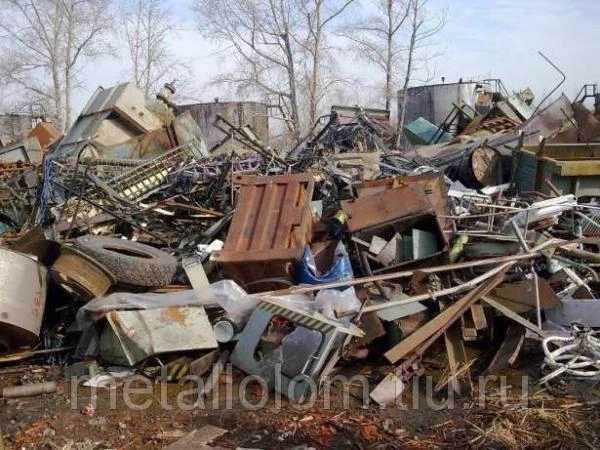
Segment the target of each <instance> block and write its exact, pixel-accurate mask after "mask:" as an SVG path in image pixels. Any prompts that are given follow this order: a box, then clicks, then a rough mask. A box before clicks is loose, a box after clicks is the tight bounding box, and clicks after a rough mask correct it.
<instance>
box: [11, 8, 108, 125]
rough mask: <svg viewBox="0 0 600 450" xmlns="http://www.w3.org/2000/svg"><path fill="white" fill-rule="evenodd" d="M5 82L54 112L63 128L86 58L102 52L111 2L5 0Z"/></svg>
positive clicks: (67, 119)
mask: <svg viewBox="0 0 600 450" xmlns="http://www.w3.org/2000/svg"><path fill="white" fill-rule="evenodd" d="M0 6H1V7H2V15H0V32H1V33H2V39H1V43H0V58H2V61H3V64H2V65H1V67H0V82H1V83H3V84H5V85H11V86H14V87H16V88H17V92H21V93H23V94H25V96H26V97H27V98H28V99H30V100H31V101H34V102H41V103H43V104H44V105H46V106H47V107H49V108H50V109H51V110H52V113H53V114H52V115H54V116H55V119H56V124H57V125H58V127H59V128H64V127H67V126H68V125H69V124H70V121H71V104H72V103H71V99H72V95H73V90H74V89H75V88H76V86H77V83H78V75H79V73H80V71H81V69H82V67H83V63H84V61H85V60H86V59H87V58H89V57H92V56H95V55H97V54H98V53H99V52H100V51H101V47H102V46H103V45H102V44H105V42H103V41H102V38H103V35H104V33H105V31H106V30H107V29H109V28H110V26H109V24H108V19H107V17H108V15H107V11H108V10H109V8H108V7H109V0H0Z"/></svg>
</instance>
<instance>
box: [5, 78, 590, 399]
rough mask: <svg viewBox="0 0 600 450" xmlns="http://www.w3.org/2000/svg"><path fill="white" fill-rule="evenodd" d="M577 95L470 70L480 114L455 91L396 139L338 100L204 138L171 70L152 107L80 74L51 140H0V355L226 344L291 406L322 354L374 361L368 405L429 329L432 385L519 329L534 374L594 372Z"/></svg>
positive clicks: (152, 364) (585, 160) (416, 359)
mask: <svg viewBox="0 0 600 450" xmlns="http://www.w3.org/2000/svg"><path fill="white" fill-rule="evenodd" d="M588 91H589V89H588V87H586V88H585V90H584V91H582V92H583V94H582V95H581V96H580V97H578V99H577V100H576V101H575V102H570V101H569V100H568V99H567V98H566V97H564V96H562V97H560V98H559V99H558V100H557V101H555V102H553V103H551V104H550V105H549V106H547V107H546V108H543V109H540V110H539V111H534V110H533V108H531V106H530V101H531V98H530V97H529V96H528V95H525V94H523V93H521V94H520V95H517V96H503V95H500V94H497V93H493V92H492V93H490V92H489V91H486V90H485V89H483V90H480V91H478V95H479V100H480V101H479V105H480V106H481V105H483V104H484V103H485V105H484V106H485V107H486V108H485V111H484V112H482V109H481V108H480V109H479V111H476V110H474V109H473V110H472V111H471V110H470V109H469V108H467V107H466V106H465V105H454V109H453V110H452V113H451V114H449V115H448V117H447V120H446V121H444V123H442V124H439V126H437V125H433V129H432V128H431V126H430V127H429V128H428V129H426V130H425V131H423V130H422V127H421V128H419V124H420V125H421V126H422V125H423V124H424V123H425V122H427V123H428V124H429V125H431V123H430V122H429V121H427V120H426V119H423V120H419V121H416V122H417V123H414V122H411V123H410V124H409V125H407V127H406V129H405V134H404V136H402V137H400V139H397V136H395V135H394V129H393V127H392V126H391V125H390V121H389V112H388V111H381V110H374V109H361V108H349V107H337V106H336V107H333V108H332V111H331V114H330V115H327V116H325V117H323V118H321V119H320V120H319V122H317V123H316V124H315V126H314V127H313V129H312V130H311V133H310V134H309V135H308V136H307V137H306V138H305V139H302V140H301V141H300V142H299V143H298V144H297V145H296V146H295V147H294V148H291V149H273V148H271V147H270V146H269V145H267V144H266V143H265V142H266V136H258V135H257V134H256V133H255V131H254V130H253V128H252V127H250V126H247V125H243V124H242V125H236V124H233V123H232V121H231V120H229V119H228V118H226V117H223V116H217V117H216V120H215V122H214V126H216V127H218V128H219V129H220V130H221V131H222V132H223V135H224V136H225V138H224V139H223V140H222V141H220V142H218V143H217V144H215V145H213V146H211V148H209V147H208V146H207V145H206V143H205V141H204V139H203V133H202V132H201V131H200V128H199V125H198V124H197V122H196V121H195V120H194V118H193V116H192V114H191V113H190V111H183V112H182V110H181V108H179V107H178V106H177V105H174V104H173V103H172V101H171V96H172V94H173V88H172V86H170V85H166V86H165V88H164V89H163V90H162V91H161V93H160V94H159V95H158V96H157V97H158V98H157V100H156V101H155V102H150V103H148V102H147V101H146V99H145V98H144V96H143V94H142V93H141V92H140V91H139V90H138V89H137V88H136V87H135V86H133V85H132V84H125V85H120V86H116V87H114V88H111V89H99V90H98V91H97V92H96V93H95V94H94V95H93V97H92V98H91V99H90V101H89V102H88V104H87V105H86V107H85V108H84V110H83V112H82V113H81V115H80V116H79V118H78V119H77V121H76V122H75V123H74V124H73V126H72V127H71V128H70V129H69V130H68V131H67V133H66V134H65V135H64V136H62V137H61V136H58V135H57V133H56V130H52V129H51V128H50V127H49V126H48V125H47V124H41V125H39V126H38V127H36V129H34V130H33V131H32V134H31V136H32V137H28V138H27V139H25V140H24V141H23V142H21V143H17V144H13V145H12V146H11V147H7V148H5V149H2V150H0V163H1V164H2V168H1V169H0V172H1V183H2V184H1V185H0V194H1V198H2V201H1V202H0V212H1V215H0V219H1V223H2V227H3V231H4V233H3V234H2V240H3V247H2V248H0V273H1V274H2V276H1V281H0V292H1V296H0V347H2V349H3V351H4V353H3V354H2V355H0V364H7V363H10V364H14V363H16V362H19V361H24V360H26V359H31V358H38V359H42V360H44V361H45V362H46V363H50V364H61V365H64V366H66V367H65V373H66V374H67V376H70V375H80V374H87V375H94V376H93V378H92V379H91V380H89V381H88V383H89V384H90V385H96V386H97V385H102V384H103V383H106V382H107V381H106V380H107V377H108V378H109V379H114V377H115V376H117V375H116V374H117V373H118V374H123V373H125V374H132V373H134V372H138V373H142V374H144V375H147V376H149V377H167V378H168V380H169V381H176V380H178V379H180V378H182V377H183V376H185V375H187V374H194V375H197V376H208V377H209V379H212V380H214V379H216V378H215V377H218V373H219V371H220V370H222V368H223V366H224V364H225V363H227V362H231V363H232V364H233V365H234V367H236V368H238V369H240V370H241V371H243V372H244V373H246V374H251V375H259V376H261V377H263V378H264V379H265V380H267V382H268V385H269V386H270V387H271V388H274V389H277V390H278V391H280V392H281V393H283V394H284V395H286V396H288V397H289V398H290V400H292V401H293V402H298V403H302V402H305V401H306V399H307V398H310V397H311V396H312V395H313V394H315V393H316V391H317V390H318V387H319V386H320V385H321V384H322V383H323V381H324V380H325V379H327V378H328V377H330V376H331V375H332V374H333V373H334V372H335V371H336V370H340V364H339V363H340V361H341V362H345V363H347V364H351V365H354V366H357V365H358V366H360V365H362V364H364V365H366V364H381V363H384V364H386V365H387V366H386V367H387V376H385V377H383V378H380V379H379V380H373V381H374V384H373V386H372V389H371V392H370V397H371V399H372V400H373V401H375V402H377V403H378V404H381V405H385V404H389V403H392V402H393V401H394V400H395V399H396V398H397V397H398V396H400V395H401V394H402V391H403V389H404V386H406V383H407V382H408V380H409V379H410V378H411V377H413V376H415V375H421V374H424V373H427V372H428V371H429V370H433V369H431V368H432V364H433V363H432V361H431V358H429V355H430V353H431V352H432V351H433V349H434V348H435V346H436V345H437V344H438V343H441V344H442V345H444V346H445V354H446V358H445V360H443V361H442V362H441V365H440V363H439V360H438V362H437V367H438V368H440V367H441V368H445V369H444V374H443V376H442V377H441V379H440V380H439V383H438V388H439V387H440V386H442V387H443V386H445V385H450V386H451V387H452V389H453V390H454V391H455V392H457V393H459V394H461V395H469V394H470V393H471V392H473V390H474V385H473V383H474V381H473V380H474V379H475V377H476V376H477V375H481V374H484V375H485V374H493V373H497V372H498V371H500V370H503V369H505V368H506V367H508V366H510V365H511V364H513V363H514V362H515V361H516V360H517V359H518V357H519V351H520V349H521V347H522V345H523V343H524V341H525V338H528V339H534V340H535V339H537V340H539V344H538V345H539V347H540V348H541V349H543V350H544V352H545V355H546V357H545V360H544V363H543V365H542V367H541V370H540V372H539V378H541V382H542V383H549V382H551V381H552V380H554V379H556V378H562V379H564V378H567V377H571V378H573V377H575V378H579V379H594V378H595V377H597V376H598V375H599V374H600V371H599V369H598V362H599V360H600V345H599V344H598V342H599V341H598V337H597V334H596V333H597V332H595V331H593V328H594V327H599V326H600V314H599V312H600V307H599V305H598V304H596V303H595V302H596V301H597V300H596V299H597V296H598V294H599V286H600V283H599V279H598V266H599V264H600V256H599V253H598V250H599V244H600V240H599V239H598V234H599V233H600V204H598V198H599V197H600V162H599V159H598V158H599V156H600V122H599V120H600V114H599V112H598V110H596V111H595V112H592V111H590V110H588V109H587V108H586V106H585V102H586V101H587V100H588V99H589V98H590V97H591V98H594V99H595V100H596V108H598V106H599V105H600V95H598V93H596V89H595V88H594V90H593V92H592V93H591V94H590V93H589V92H588ZM528 99H529V100H528ZM486 102H487V103H486ZM528 102H529V103H528ZM427 123H426V124H425V125H427ZM426 128H427V127H426ZM48 130H49V131H48ZM427 136H429V138H427ZM407 140H408V141H407ZM32 141H33V143H32ZM397 141H398V142H404V143H405V145H403V147H402V148H399V147H397V146H396V142H397ZM440 142H442V143H440ZM415 143H418V144H426V145H415ZM217 148H219V149H220V150H219V151H216V149H217ZM223 149H225V150H223ZM574 322H578V324H577V325H574V326H571V325H572V323H574ZM467 347H468V348H471V347H472V348H475V349H477V348H479V349H481V348H485V349H486V350H485V351H479V352H478V354H477V356H475V357H473V356H472V352H470V351H467ZM347 364H345V365H347ZM113 366H121V369H119V370H115V369H114V367H113ZM433 366H435V364H433ZM109 367H110V368H111V369H110V370H108V368H109ZM276 367H281V373H280V375H281V378H280V379H279V382H277V383H276V382H275V377H274V373H275V369H276ZM212 387H213V386H212V383H207V384H205V386H204V389H205V392H203V394H204V395H207V393H208V392H207V391H209V390H210V389H212ZM11 389H12V391H11ZM14 389H17V391H19V389H21V390H24V391H27V393H29V394H31V392H34V393H35V392H39V393H42V392H47V390H48V389H50V390H51V389H52V386H50V387H48V386H47V385H44V384H41V385H26V386H20V387H18V388H14V387H7V388H5V389H4V397H10V396H15V395H25V394H23V392H21V391H19V392H21V394H19V393H18V392H17V393H16V394H15V392H14Z"/></svg>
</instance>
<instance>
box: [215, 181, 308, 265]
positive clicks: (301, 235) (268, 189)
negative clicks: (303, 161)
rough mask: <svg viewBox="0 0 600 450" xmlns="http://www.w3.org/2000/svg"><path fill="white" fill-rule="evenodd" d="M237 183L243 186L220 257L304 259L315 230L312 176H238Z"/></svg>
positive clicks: (231, 259)
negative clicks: (313, 228)
mask: <svg viewBox="0 0 600 450" xmlns="http://www.w3.org/2000/svg"><path fill="white" fill-rule="evenodd" d="M234 182H236V183H238V184H241V185H242V188H241V190H240V198H239V200H238V203H237V207H236V211H235V213H234V215H233V219H232V221H231V226H230V228H229V233H228V234H227V239H226V241H225V245H224V247H223V251H222V252H221V253H220V255H219V256H218V259H217V260H218V261H219V262H221V263H223V262H253V261H254V262H256V261H268V260H288V259H294V260H300V259H301V258H302V254H303V253H304V248H305V246H306V244H307V243H308V242H310V233H311V230H312V217H311V211H310V207H309V203H310V200H311V197H312V192H313V185H314V181H313V178H312V176H310V175H307V174H295V175H277V176H271V177H255V176H238V177H236V178H235V179H234Z"/></svg>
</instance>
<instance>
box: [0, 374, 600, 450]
mask: <svg viewBox="0 0 600 450" xmlns="http://www.w3.org/2000/svg"><path fill="white" fill-rule="evenodd" d="M242 377H243V374H241V373H238V372H235V371H234V372H233V376H232V378H231V379H225V380H221V381H222V384H221V385H220V389H219V400H218V401H215V402H214V403H213V402H212V401H211V400H210V399H209V400H207V401H206V402H204V405H201V406H203V407H194V408H192V409H190V408H188V407H187V406H186V405H187V404H192V402H189V401H188V402H187V403H186V404H184V405H183V408H179V407H177V406H175V405H176V404H177V402H176V400H177V397H178V395H181V394H182V392H184V390H185V389H188V388H189V386H187V385H182V386H180V385H179V384H177V383H168V384H162V385H161V384H155V385H154V386H153V388H151V390H150V392H148V393H140V394H133V395H131V396H130V397H129V399H130V404H131V403H133V404H134V405H142V404H143V403H144V402H147V403H148V407H147V408H146V409H144V410H133V409H131V408H127V407H126V406H125V401H124V395H123V387H122V386H121V387H118V388H117V389H116V390H113V391H112V394H113V396H114V397H115V398H116V405H114V406H116V407H115V408H112V407H111V391H110V390H109V389H106V388H101V389H98V391H97V395H96V396H95V397H94V398H95V400H96V401H95V407H94V406H92V404H93V403H94V398H92V397H93V396H92V392H91V390H90V388H87V387H83V386H81V385H79V386H78V387H76V388H75V390H74V392H76V393H77V396H76V397H77V398H76V400H77V404H73V403H72V398H71V397H72V395H71V385H70V381H69V380H66V379H64V377H63V376H62V374H61V369H60V368H59V367H56V366H27V365H21V366H17V367H10V368H3V369H0V388H1V387H5V386H11V385H15V384H18V383H23V382H31V381H41V380H46V381H48V380H56V382H57V385H58V391H57V392H56V393H53V394H44V395H42V396H37V397H29V398H18V399H1V400H0V435H1V436H2V439H1V440H0V450H5V449H6V450H7V449H43V448H47V449H63V450H65V449H83V450H88V449H89V450H91V449H119V450H123V449H161V448H163V447H165V446H167V445H169V444H171V443H173V442H175V441H177V440H178V439H180V438H182V437H183V436H185V435H186V434H187V433H189V432H190V431H192V430H194V429H198V428H201V427H202V426H204V425H207V424H211V425H214V426H218V427H221V428H223V429H225V430H227V433H226V434H224V435H223V436H221V437H219V438H217V439H216V440H215V441H214V442H213V443H212V445H214V446H218V447H221V448H227V449H235V448H259V449H289V448H292V447H295V446H300V448H310V447H312V448H315V449H325V448H335V449H338V448H356V449H388V448H389V449H392V448H403V449H404V448H408V449H410V448H470V447H480V448H499V449H500V448H585V447H589V448H600V408H599V407H598V406H596V405H597V404H598V403H599V401H598V400H594V399H592V400H591V401H588V402H586V401H581V399H577V398H575V397H573V396H572V395H566V394H565V393H564V392H561V395H558V396H557V395H548V394H547V393H541V394H540V393H539V392H538V393H536V392H534V391H532V392H530V393H529V397H530V400H529V401H528V405H527V407H524V406H523V405H522V404H520V403H519V401H520V397H519V396H518V395H516V394H517V393H518V392H519V391H518V390H512V391H511V392H510V394H509V395H508V397H507V398H506V399H502V398H500V397H498V396H497V394H494V393H489V395H488V398H486V404H485V405H480V404H479V400H477V399H474V397H469V398H463V399H459V401H457V402H456V404H455V408H453V409H449V408H442V409H440V410H436V409H432V408H431V405H430V407H427V405H425V404H423V399H424V397H423V396H422V392H423V391H425V388H424V386H420V389H418V390H417V391H412V390H410V392H408V391H407V395H405V396H404V398H403V400H404V404H405V405H408V406H409V407H408V409H406V410H403V409H402V408H399V407H397V406H391V407H388V408H385V409H382V408H380V407H378V406H377V405H374V404H373V403H371V404H370V405H368V406H367V407H366V408H365V407H363V405H362V403H361V401H360V400H359V398H357V397H353V396H350V397H348V396H346V398H349V399H350V400H349V403H350V404H349V405H348V407H345V405H344V404H343V400H344V398H345V396H344V395H343V389H342V387H341V386H338V387H337V388H334V389H332V394H331V399H332V401H331V404H330V408H324V404H325V403H324V402H325V399H324V398H323V397H322V396H321V397H319V398H318V399H317V401H316V402H315V404H314V405H312V406H310V407H309V408H307V409H304V410H302V409H299V407H298V406H296V405H293V404H291V403H289V402H288V401H287V399H286V398H285V397H282V398H281V400H280V404H279V403H278V402H279V400H278V398H277V396H276V395H275V394H274V393H271V394H270V395H269V397H268V401H267V402H266V404H265V405H264V407H262V408H260V409H258V410H249V409H248V408H247V407H244V404H243V401H247V402H249V403H252V404H257V403H258V402H259V401H260V399H261V396H260V394H261V393H262V390H261V387H260V386H259V385H258V384H252V383H250V384H248V385H247V386H246V387H245V389H243V390H242V391H240V390H239V386H240V385H239V382H240V380H241V379H242ZM227 381H232V383H231V386H232V392H233V394H232V393H231V392H230V393H228V392H227V383H226V382H227ZM135 386H137V385H136V383H133V384H132V387H135ZM165 386H166V389H165ZM515 388H518V386H515ZM163 389H165V390H164V391H163ZM186 392H188V391H186ZM415 392H417V394H415ZM586 392H588V391H586ZM240 393H242V396H243V399H242V398H241V397H240V395H239V394H240ZM114 394H116V395H114ZM554 394H556V393H554ZM434 397H435V399H436V401H438V402H440V401H442V400H444V396H443V395H441V394H435V395H434ZM189 398H192V399H193V400H195V398H193V397H189ZM189 398H188V400H189ZM598 398H600V396H599V397H598ZM161 403H162V406H161ZM164 405H167V407H172V408H173V409H170V410H169V409H165V407H164ZM413 406H414V407H413Z"/></svg>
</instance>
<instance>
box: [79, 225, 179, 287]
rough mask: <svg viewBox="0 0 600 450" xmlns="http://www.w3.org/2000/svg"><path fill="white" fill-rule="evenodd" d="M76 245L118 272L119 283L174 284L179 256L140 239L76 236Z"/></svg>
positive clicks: (147, 285) (111, 269) (144, 285)
mask: <svg viewBox="0 0 600 450" xmlns="http://www.w3.org/2000/svg"><path fill="white" fill-rule="evenodd" d="M75 247H76V248H77V249H78V250H80V251H81V252H83V253H85V254H86V255H88V256H91V257H92V258H94V259H95V260H96V261H98V262H99V263H100V264H102V265H104V266H105V267H106V268H107V269H108V270H110V271H111V272H112V273H113V274H114V275H115V277H116V278H117V282H118V283H122V284H127V285H131V286H142V287H159V286H166V285H168V284H169V283H171V281H172V280H173V277H174V276H175V272H176V271H177V259H175V258H174V257H173V256H171V255H169V254H168V253H165V252H163V251H162V250H158V249H156V248H154V247H150V246H149V245H144V244H140V243H138V242H133V241H127V240H124V239H116V238H111V237H105V236H91V235H86V236H81V237H79V238H77V239H76V241H75ZM111 249H116V250H122V251H125V252H128V253H134V254H139V255H140V256H134V255H131V254H124V253H120V252H118V251H114V250H111Z"/></svg>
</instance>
